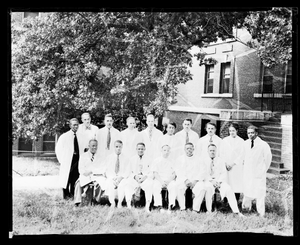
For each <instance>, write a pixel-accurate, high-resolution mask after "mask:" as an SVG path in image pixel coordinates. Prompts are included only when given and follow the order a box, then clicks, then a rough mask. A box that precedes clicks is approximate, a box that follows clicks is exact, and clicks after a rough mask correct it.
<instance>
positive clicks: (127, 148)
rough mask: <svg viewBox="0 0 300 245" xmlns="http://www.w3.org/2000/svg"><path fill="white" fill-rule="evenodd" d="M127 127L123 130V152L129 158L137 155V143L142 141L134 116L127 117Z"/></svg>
mask: <svg viewBox="0 0 300 245" xmlns="http://www.w3.org/2000/svg"><path fill="white" fill-rule="evenodd" d="M126 124H127V126H128V127H127V128H126V129H125V130H123V131H122V132H121V140H122V142H123V150H122V152H123V153H124V154H126V155H127V156H128V157H129V158H130V157H132V156H135V155H136V144H137V143H138V142H140V141H141V139H140V132H139V131H138V130H137V128H136V122H135V118H134V117H128V118H127V119H126Z"/></svg>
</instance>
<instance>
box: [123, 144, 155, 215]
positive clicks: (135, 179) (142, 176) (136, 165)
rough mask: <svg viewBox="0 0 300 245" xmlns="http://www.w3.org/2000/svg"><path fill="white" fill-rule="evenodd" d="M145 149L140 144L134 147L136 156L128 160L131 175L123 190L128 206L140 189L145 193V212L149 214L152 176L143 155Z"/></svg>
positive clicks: (148, 162) (148, 164)
mask: <svg viewBox="0 0 300 245" xmlns="http://www.w3.org/2000/svg"><path fill="white" fill-rule="evenodd" d="M145 150H146V148H145V144H144V143H142V142H140V143H138V144H137V146H136V151H137V154H136V155H134V156H133V157H131V158H130V160H129V162H130V164H131V175H130V177H129V178H128V183H127V186H126V188H125V197H126V201H127V205H129V204H130V202H131V199H132V195H133V194H134V193H136V192H139V191H140V188H141V189H143V190H144V192H145V199H146V207H145V209H146V212H149V211H150V210H149V207H150V203H151V201H152V185H153V174H152V172H151V171H150V161H149V159H147V157H146V156H145V155H144V152H145Z"/></svg>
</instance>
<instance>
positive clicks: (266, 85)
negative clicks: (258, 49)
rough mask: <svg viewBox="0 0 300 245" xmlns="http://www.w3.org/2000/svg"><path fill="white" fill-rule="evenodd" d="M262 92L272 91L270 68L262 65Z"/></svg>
mask: <svg viewBox="0 0 300 245" xmlns="http://www.w3.org/2000/svg"><path fill="white" fill-rule="evenodd" d="M262 92H263V93H272V92H273V74H272V72H271V69H270V68H268V67H264V76H263V86H262Z"/></svg>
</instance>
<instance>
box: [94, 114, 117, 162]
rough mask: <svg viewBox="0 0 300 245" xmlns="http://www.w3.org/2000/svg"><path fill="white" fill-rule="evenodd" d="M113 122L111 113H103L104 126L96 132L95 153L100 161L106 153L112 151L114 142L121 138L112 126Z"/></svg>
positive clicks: (108, 153) (104, 157)
mask: <svg viewBox="0 0 300 245" xmlns="http://www.w3.org/2000/svg"><path fill="white" fill-rule="evenodd" d="M113 122H114V120H113V117H112V115H111V114H107V115H105V117H104V124H105V127H103V128H101V129H99V130H98V132H97V136H96V139H97V141H98V151H97V155H98V154H99V158H100V161H104V160H105V159H106V157H107V156H108V155H110V154H112V153H114V142H115V141H116V140H121V134H120V131H119V130H118V129H116V128H114V127H113Z"/></svg>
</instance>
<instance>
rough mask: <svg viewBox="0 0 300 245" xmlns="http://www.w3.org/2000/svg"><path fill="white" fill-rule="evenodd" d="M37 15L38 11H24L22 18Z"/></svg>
mask: <svg viewBox="0 0 300 245" xmlns="http://www.w3.org/2000/svg"><path fill="white" fill-rule="evenodd" d="M37 16H39V12H24V19H25V18H29V17H32V18H34V17H37Z"/></svg>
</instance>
